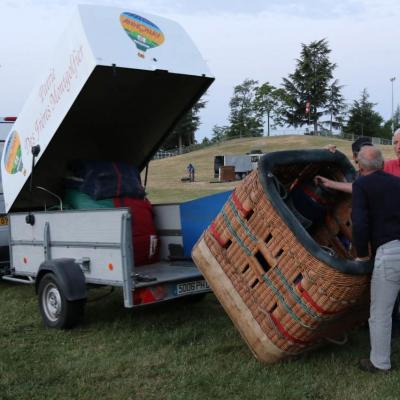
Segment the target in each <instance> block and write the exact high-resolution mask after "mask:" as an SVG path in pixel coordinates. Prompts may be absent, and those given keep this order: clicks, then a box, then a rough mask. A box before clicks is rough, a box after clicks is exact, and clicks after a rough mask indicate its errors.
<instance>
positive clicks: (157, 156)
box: [153, 129, 392, 160]
mask: <svg viewBox="0 0 400 400" xmlns="http://www.w3.org/2000/svg"><path fill="white" fill-rule="evenodd" d="M275 133H276V132H275ZM290 135H311V136H314V135H315V134H314V132H313V131H308V129H306V130H300V129H299V130H286V131H285V132H284V133H283V131H282V132H279V136H290ZM272 136H277V135H276V134H275V135H274V134H272V135H271V137H272ZM316 136H325V137H331V138H336V139H344V140H349V141H352V142H353V141H354V140H357V139H358V138H360V137H361V136H360V135H353V134H349V133H343V132H342V133H332V132H330V131H328V130H321V131H320V132H318V133H317V135H316ZM263 137H265V136H263ZM249 138H250V137H249V136H246V137H239V136H237V137H228V138H224V139H222V140H219V141H210V142H209V143H198V144H192V145H190V146H186V147H182V148H181V149H179V148H175V149H171V150H158V151H157V153H156V154H155V155H154V156H153V160H159V159H161V158H166V157H174V156H178V155H180V154H185V153H190V152H191V151H194V150H199V149H201V148H203V147H208V146H211V145H215V144H221V143H225V142H228V141H230V140H234V139H249ZM255 138H256V137H253V139H255ZM371 140H372V143H373V144H382V145H391V144H392V140H391V139H384V138H380V137H371Z"/></svg>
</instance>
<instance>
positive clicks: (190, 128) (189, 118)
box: [162, 99, 207, 149]
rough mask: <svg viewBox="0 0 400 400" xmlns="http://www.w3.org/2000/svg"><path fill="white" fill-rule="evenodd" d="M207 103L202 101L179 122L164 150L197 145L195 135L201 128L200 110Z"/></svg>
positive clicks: (164, 144) (163, 147)
mask: <svg viewBox="0 0 400 400" xmlns="http://www.w3.org/2000/svg"><path fill="white" fill-rule="evenodd" d="M206 103H207V102H206V101H205V100H202V99H200V100H199V101H198V102H197V103H196V104H195V105H194V106H193V107H192V108H191V109H190V110H189V111H188V112H187V113H186V114H185V115H184V116H183V117H182V118H181V120H180V121H179V122H178V124H177V125H176V127H175V128H174V130H173V131H172V133H171V134H170V135H169V136H168V138H167V139H166V141H165V142H164V143H163V145H162V149H174V148H177V147H179V148H181V147H182V146H183V147H186V146H190V145H192V144H194V143H196V139H195V133H196V131H197V129H198V128H199V126H200V124H201V122H200V115H199V113H200V110H201V109H203V108H204V107H205V106H206Z"/></svg>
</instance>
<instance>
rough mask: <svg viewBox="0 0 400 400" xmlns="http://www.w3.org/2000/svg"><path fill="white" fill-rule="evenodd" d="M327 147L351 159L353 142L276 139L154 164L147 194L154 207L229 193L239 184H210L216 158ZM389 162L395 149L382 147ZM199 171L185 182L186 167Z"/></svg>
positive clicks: (240, 143) (230, 143) (252, 140)
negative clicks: (192, 166)
mask: <svg viewBox="0 0 400 400" xmlns="http://www.w3.org/2000/svg"><path fill="white" fill-rule="evenodd" d="M327 144H335V145H336V146H337V148H338V149H339V150H340V151H342V152H343V153H345V154H346V155H347V156H348V157H350V158H351V142H350V141H347V140H342V139H332V138H326V137H316V136H300V135H291V136H272V137H261V138H246V139H235V140H231V141H227V142H224V143H221V144H218V145H214V146H210V147H207V148H205V149H201V150H197V151H193V152H191V153H187V154H183V155H180V156H176V157H170V158H164V159H162V160H154V161H152V162H151V163H150V165H149V174H148V180H147V182H148V184H147V188H146V190H147V193H148V195H149V198H150V200H151V201H152V202H153V203H164V202H179V201H184V200H190V199H194V198H197V197H200V196H205V195H208V194H212V193H217V192H221V191H225V190H229V189H232V188H234V187H235V185H236V184H237V183H238V182H239V181H236V182H228V183H210V181H212V180H213V179H214V156H216V155H219V154H245V153H247V152H249V151H250V150H252V149H260V150H262V151H264V152H270V151H277V150H289V149H312V148H314V149H316V148H323V147H324V146H326V145H327ZM381 149H382V151H383V154H384V156H385V158H393V156H394V155H393V149H392V146H381ZM190 162H191V163H192V164H193V165H194V166H195V168H196V182H193V183H189V182H181V177H183V176H186V175H187V173H186V166H187V165H188V164H189V163H190Z"/></svg>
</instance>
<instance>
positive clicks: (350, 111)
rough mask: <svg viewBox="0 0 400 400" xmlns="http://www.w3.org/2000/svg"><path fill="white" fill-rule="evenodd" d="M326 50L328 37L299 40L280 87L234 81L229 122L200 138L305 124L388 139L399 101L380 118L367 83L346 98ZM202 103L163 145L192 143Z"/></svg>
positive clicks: (398, 118) (399, 120)
mask: <svg viewBox="0 0 400 400" xmlns="http://www.w3.org/2000/svg"><path fill="white" fill-rule="evenodd" d="M330 53H331V49H330V48H329V44H328V42H327V40H326V39H321V40H318V41H313V42H311V43H310V44H308V45H306V44H302V45H301V52H300V55H299V58H298V59H297V60H296V66H295V70H294V72H293V73H291V74H289V75H288V76H287V77H285V78H283V80H282V83H281V85H280V87H275V86H274V85H272V84H271V83H269V82H265V83H260V82H258V81H257V80H254V79H245V80H244V81H243V82H242V83H241V84H239V85H237V86H235V87H234V90H233V95H232V97H231V99H230V102H229V107H230V114H229V119H228V121H229V124H228V125H226V126H218V125H216V126H214V128H213V134H212V138H211V139H208V138H205V139H204V140H203V142H204V143H209V142H218V141H221V140H226V139H230V138H240V137H257V136H263V135H264V131H265V130H266V134H267V135H268V136H269V135H270V132H271V130H272V129H275V128H277V127H293V128H304V127H307V130H308V131H309V132H310V134H318V133H319V132H321V131H325V132H329V133H333V132H337V131H338V130H339V131H341V132H344V133H350V134H354V135H359V136H375V137H382V138H387V139H390V138H391V136H392V132H393V130H394V129H397V128H398V127H400V107H399V106H397V108H396V110H395V112H394V113H393V119H389V120H388V121H384V119H383V118H382V116H381V115H380V114H379V113H378V112H377V111H375V110H374V107H375V106H376V105H377V104H376V103H373V102H371V101H370V100H369V97H370V96H369V93H368V91H367V89H366V88H365V89H363V91H362V92H361V94H360V98H359V99H357V100H354V101H353V102H352V104H347V103H346V101H345V98H344V96H343V94H342V88H343V86H342V85H340V84H339V81H338V79H336V78H335V76H334V71H335V69H336V67H337V65H336V64H335V63H333V62H332V61H331V60H330ZM205 105H206V101H205V100H204V99H201V100H200V101H199V102H198V103H197V104H196V105H195V106H194V107H193V108H192V110H190V111H189V112H188V113H187V114H186V115H185V116H184V117H183V118H182V120H181V122H180V123H179V124H178V126H177V127H176V128H175V130H174V131H173V133H172V134H171V136H170V137H169V138H168V139H167V141H166V142H165V143H164V146H163V147H164V148H166V149H168V148H172V147H178V146H179V145H191V144H194V143H195V136H194V135H195V132H196V130H197V129H198V128H199V126H200V123H201V121H200V117H199V112H200V110H201V109H202V108H204V107H205Z"/></svg>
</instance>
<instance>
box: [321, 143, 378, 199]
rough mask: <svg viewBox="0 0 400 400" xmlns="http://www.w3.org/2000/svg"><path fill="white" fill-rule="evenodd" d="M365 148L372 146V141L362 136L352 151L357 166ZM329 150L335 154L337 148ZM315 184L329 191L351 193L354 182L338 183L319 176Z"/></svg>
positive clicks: (353, 144) (331, 147)
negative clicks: (361, 152) (360, 154)
mask: <svg viewBox="0 0 400 400" xmlns="http://www.w3.org/2000/svg"><path fill="white" fill-rule="evenodd" d="M363 146H372V140H371V138H370V137H368V136H362V137H360V138H358V139H357V140H355V141H354V142H353V143H352V144H351V151H352V153H353V161H354V162H355V163H356V164H357V162H358V161H357V156H358V153H359V152H360V150H361V148H362V147H363ZM328 150H330V151H332V152H335V151H336V146H330V147H328ZM315 183H317V184H322V185H323V186H325V187H326V188H328V189H334V190H339V191H340V192H345V193H351V191H352V184H353V183H352V182H338V181H333V180H331V179H328V178H325V177H324V176H320V175H317V176H316V177H315Z"/></svg>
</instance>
